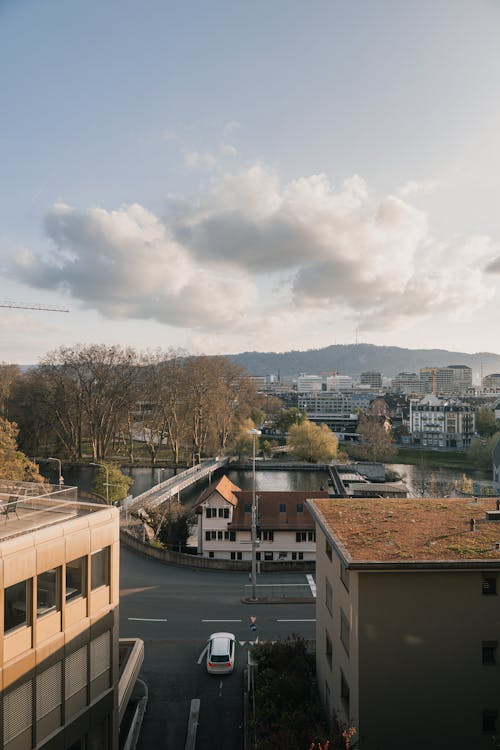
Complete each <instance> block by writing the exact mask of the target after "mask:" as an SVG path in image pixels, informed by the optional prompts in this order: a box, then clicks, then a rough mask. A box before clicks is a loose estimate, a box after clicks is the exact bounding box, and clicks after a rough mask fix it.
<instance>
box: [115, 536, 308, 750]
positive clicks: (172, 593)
mask: <svg viewBox="0 0 500 750" xmlns="http://www.w3.org/2000/svg"><path fill="white" fill-rule="evenodd" d="M120 571H121V572H120V576H121V585H120V635H121V636H135V637H139V638H142V639H143V640H144V643H145V657H144V665H143V669H142V672H141V678H142V679H143V680H144V681H145V682H146V683H147V685H148V688H149V702H148V709H147V711H146V715H145V718H144V722H143V728H142V731H141V737H140V740H139V743H138V746H137V747H138V750H151V748H152V747H154V748H155V750H156V749H158V750H159V749H160V748H166V749H168V750H173V749H174V748H175V750H184V747H185V741H186V734H187V727H188V720H189V714H190V708H191V700H192V699H194V698H198V699H199V700H200V714H199V725H198V732H197V744H196V747H197V748H199V749H200V750H201V749H203V750H212V749H213V750H240V748H242V747H243V734H242V723H243V698H242V696H243V687H244V686H243V668H244V665H245V664H246V661H247V653H248V644H249V642H250V641H254V640H255V639H256V638H258V639H259V640H260V641H262V640H277V639H279V638H286V637H287V636H290V635H292V634H297V635H301V636H303V637H304V638H306V639H314V638H315V606H314V604H311V603H307V604H304V603H300V604H297V603H295V604H293V603H285V602H284V603H266V604H247V603H245V602H244V601H243V600H244V598H245V596H248V595H249V593H250V587H249V582H248V574H245V573H236V572H222V571H203V570H195V569H189V568H180V567H176V566H169V565H162V564H161V563H157V562H156V561H154V560H149V559H147V558H144V557H142V556H140V555H137V554H135V553H133V552H131V551H129V550H127V549H125V548H123V547H122V549H121V562H120ZM257 582H258V589H257V592H258V593H259V592H265V593H266V594H269V593H270V592H271V591H272V593H273V596H283V595H284V596H286V595H290V594H293V595H296V594H297V593H298V592H300V593H301V594H302V595H304V593H306V592H307V593H308V594H309V595H310V593H311V589H310V587H309V581H308V580H307V578H306V576H305V575H304V574H303V573H266V574H262V575H261V576H259V577H258V581H257ZM251 615H253V616H255V617H256V618H257V632H256V633H255V632H252V631H251V629H250V616H251ZM218 630H228V631H230V632H232V633H234V634H235V636H236V639H237V641H238V644H237V652H236V669H235V671H234V672H233V674H231V675H225V676H214V675H209V674H207V671H206V668H205V661H204V658H205V653H204V650H205V645H206V641H207V639H208V637H209V635H210V634H211V633H213V632H215V631H218Z"/></svg>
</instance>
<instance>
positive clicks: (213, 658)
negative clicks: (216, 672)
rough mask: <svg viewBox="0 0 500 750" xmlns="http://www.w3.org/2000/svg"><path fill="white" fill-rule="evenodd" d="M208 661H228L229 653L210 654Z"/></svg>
mask: <svg viewBox="0 0 500 750" xmlns="http://www.w3.org/2000/svg"><path fill="white" fill-rule="evenodd" d="M210 661H213V662H223V661H229V654H212V656H211V657H210Z"/></svg>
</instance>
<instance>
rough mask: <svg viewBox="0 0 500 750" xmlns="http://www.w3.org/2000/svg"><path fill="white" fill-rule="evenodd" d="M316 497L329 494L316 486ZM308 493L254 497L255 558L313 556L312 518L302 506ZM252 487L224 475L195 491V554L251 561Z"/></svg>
mask: <svg viewBox="0 0 500 750" xmlns="http://www.w3.org/2000/svg"><path fill="white" fill-rule="evenodd" d="M314 494H315V496H316V495H317V496H319V497H328V491H327V489H326V488H325V489H324V490H319V491H318V492H316V493H314ZM310 496H311V492H268V491H265V492H261V491H259V492H258V493H257V496H256V505H257V537H258V539H259V548H258V551H257V553H256V555H257V560H258V561H266V562H276V561H277V562H279V561H282V562H285V561H286V562H290V561H297V560H314V559H315V557H316V535H315V526H314V521H313V519H312V517H311V514H310V512H309V510H308V508H307V506H306V502H305V501H306V499H307V498H308V497H310ZM252 500H253V494H252V492H248V491H243V490H241V489H240V488H239V487H237V486H236V485H235V484H234V483H233V482H231V480H230V479H228V478H227V477H226V476H223V477H222V478H221V479H220V480H219V481H217V482H215V483H214V484H212V485H211V486H210V487H208V488H207V489H206V490H205V492H203V493H202V495H201V496H200V498H199V500H198V502H197V504H196V505H195V511H196V514H197V518H198V523H197V540H198V554H200V555H202V556H203V557H210V558H217V559H219V560H251V559H252V550H251V544H250V543H251V540H252V536H251V530H252Z"/></svg>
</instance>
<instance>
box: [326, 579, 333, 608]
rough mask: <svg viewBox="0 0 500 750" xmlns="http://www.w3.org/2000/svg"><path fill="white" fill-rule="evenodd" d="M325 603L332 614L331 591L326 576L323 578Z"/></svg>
mask: <svg viewBox="0 0 500 750" xmlns="http://www.w3.org/2000/svg"><path fill="white" fill-rule="evenodd" d="M325 604H326V607H327V609H328V611H329V613H330V614H331V615H332V614H333V591H332V586H331V583H330V581H329V580H328V578H325Z"/></svg>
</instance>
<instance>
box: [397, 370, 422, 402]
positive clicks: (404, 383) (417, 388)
mask: <svg viewBox="0 0 500 750" xmlns="http://www.w3.org/2000/svg"><path fill="white" fill-rule="evenodd" d="M391 391H394V392H395V393H404V394H405V395H406V396H411V395H422V396H423V394H424V389H423V386H422V381H421V380H420V376H419V375H417V373H416V372H400V373H398V374H397V375H396V377H395V378H393V379H392V381H391Z"/></svg>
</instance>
